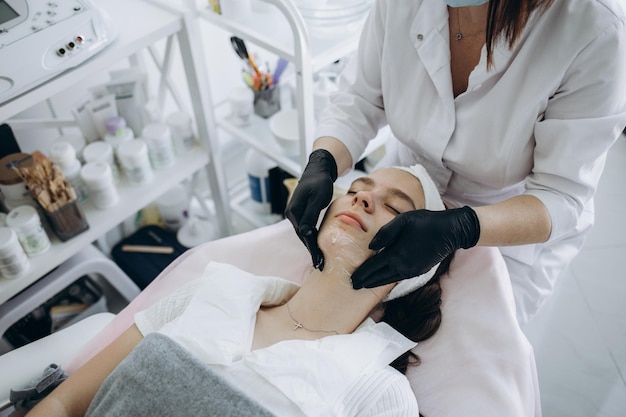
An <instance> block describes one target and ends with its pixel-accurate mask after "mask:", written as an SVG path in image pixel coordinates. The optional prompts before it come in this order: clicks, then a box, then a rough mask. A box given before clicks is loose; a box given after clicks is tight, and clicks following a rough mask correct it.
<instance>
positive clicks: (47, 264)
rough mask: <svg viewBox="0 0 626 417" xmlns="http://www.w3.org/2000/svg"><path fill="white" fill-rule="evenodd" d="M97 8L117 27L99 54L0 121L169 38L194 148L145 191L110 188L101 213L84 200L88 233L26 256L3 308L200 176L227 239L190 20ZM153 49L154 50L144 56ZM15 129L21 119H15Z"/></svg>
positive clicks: (137, 1)
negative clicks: (116, 196) (185, 92)
mask: <svg viewBox="0 0 626 417" xmlns="http://www.w3.org/2000/svg"><path fill="white" fill-rule="evenodd" d="M97 3H98V6H100V7H102V9H104V10H105V11H106V12H107V13H109V15H110V16H111V17H112V18H113V21H114V23H115V25H116V27H117V30H118V36H117V38H116V39H115V41H114V42H113V43H112V44H111V45H109V46H108V47H107V48H106V49H105V50H103V51H102V52H100V53H99V54H97V55H95V56H94V57H92V58H91V59H90V60H88V61H86V62H85V63H83V64H82V65H80V66H78V67H75V68H73V69H71V70H68V71H66V72H63V73H61V74H59V75H58V76H56V77H54V78H53V79H51V80H48V81H47V82H45V83H43V84H41V85H39V86H37V87H35V88H33V89H31V90H30V91H27V92H25V93H23V94H21V95H19V96H16V97H14V98H12V99H11V100H8V101H6V102H3V103H1V104H0V122H7V123H9V124H11V120H10V118H11V117H13V116H15V115H17V114H18V113H20V112H22V111H24V110H27V109H29V108H30V107H32V106H33V105H35V104H37V103H39V102H41V101H43V100H46V99H48V98H50V97H52V96H54V95H55V94H58V93H61V92H62V91H64V90H65V89H68V88H71V87H72V86H74V85H75V84H76V83H77V82H78V81H81V80H86V79H88V77H89V76H90V74H94V73H101V72H103V71H106V70H107V69H108V68H110V67H111V66H113V65H114V64H116V63H118V62H120V61H122V60H126V59H128V60H130V62H131V63H133V62H136V60H135V61H134V59H136V54H137V53H139V52H140V51H142V50H144V49H146V48H151V46H153V45H154V44H155V43H156V42H158V41H161V40H167V41H168V48H167V49H168V50H169V44H170V41H171V40H172V39H173V38H176V40H177V41H178V45H179V48H180V52H181V56H182V58H183V61H184V62H183V63H184V70H185V75H186V78H187V83H188V86H189V94H190V98H191V102H192V106H193V115H194V117H195V121H196V128H197V133H198V137H199V139H200V145H199V146H198V147H197V149H195V150H192V151H191V152H188V153H187V154H186V155H185V156H181V157H179V158H177V160H176V163H175V165H174V166H172V167H170V168H167V169H164V170H155V176H154V179H153V180H152V181H151V183H150V184H149V185H147V186H142V187H138V186H131V185H128V184H126V183H124V181H122V182H121V183H120V184H119V186H118V190H119V193H120V201H119V203H118V204H117V205H116V206H114V207H112V208H110V209H107V210H96V209H95V208H92V206H91V203H90V202H89V201H87V203H86V204H85V205H84V206H83V207H84V211H85V215H86V217H87V221H88V223H89V229H88V230H87V231H86V232H83V233H81V234H79V235H77V236H76V237H74V238H72V239H70V240H68V241H66V242H60V241H58V240H57V239H56V238H54V237H53V236H51V240H52V242H53V245H52V247H51V248H50V250H48V251H47V252H45V253H44V254H41V255H39V256H36V257H32V258H30V261H31V266H30V268H29V269H28V270H27V271H26V272H25V273H24V274H23V276H21V277H18V278H16V279H12V280H7V279H0V303H3V302H5V301H7V300H8V299H10V298H11V297H13V296H14V295H16V294H18V293H19V292H20V291H22V290H23V289H25V288H26V287H28V286H29V285H30V284H32V283H34V282H35V281H37V280H39V279H40V278H41V277H43V276H44V275H46V274H47V273H48V272H50V271H51V270H53V269H54V268H55V267H57V266H58V265H60V264H61V263H63V262H64V261H66V260H67V259H69V258H70V257H71V256H72V255H74V254H76V253H77V252H79V251H80V250H81V249H82V248H83V247H85V246H87V245H89V244H91V243H92V242H93V241H95V240H96V239H97V238H98V237H99V236H101V235H103V234H104V233H106V232H107V231H108V230H110V229H112V228H113V227H115V226H117V225H118V224H120V223H121V222H122V221H123V220H125V219H126V218H128V216H130V215H132V214H134V213H136V212H137V211H138V210H139V209H141V208H143V207H145V206H147V205H148V204H150V203H151V202H153V201H154V200H155V199H157V198H158V197H159V196H160V195H162V194H163V193H164V192H165V191H167V190H168V189H169V188H171V187H172V186H174V185H176V184H178V183H179V182H180V181H182V180H184V179H187V178H189V177H190V176H193V175H196V174H199V173H201V172H202V171H203V170H204V171H205V174H206V175H207V178H208V182H209V186H210V189H211V198H212V199H213V203H214V204H213V205H212V206H213V207H214V211H215V213H214V215H215V216H216V218H217V222H216V225H217V226H218V228H219V232H220V235H221V236H227V235H229V234H231V230H230V228H231V224H232V223H231V219H230V210H229V203H228V193H227V189H226V186H225V185H224V184H225V183H224V178H223V174H222V169H221V167H220V165H219V163H220V162H219V158H215V159H214V160H211V159H210V157H209V155H210V154H211V153H212V152H210V150H211V149H213V148H214V146H215V144H214V141H215V140H216V133H215V131H214V123H213V120H212V118H211V117H212V112H211V111H209V109H210V108H211V103H210V95H209V94H208V84H207V82H206V81H205V80H204V75H205V74H206V69H205V67H204V60H203V59H202V57H201V55H198V52H197V51H195V48H194V47H192V42H191V40H192V39H197V37H198V34H197V20H196V19H195V17H194V16H193V15H192V14H191V13H189V12H184V11H183V12H181V10H174V9H168V8H167V7H165V6H164V5H163V4H160V3H156V2H148V1H141V0H106V1H105V0H100V1H98V2H97ZM151 52H154V51H151ZM167 55H168V54H167V53H166V57H165V58H164V62H162V63H161V65H160V69H161V71H162V74H161V77H162V82H161V85H162V86H166V85H167V84H168V76H169V75H168V74H167V69H168V68H169V65H168V61H167V60H168V56H167ZM30 122H32V123H33V125H40V126H41V125H45V126H55V125H56V126H69V125H72V124H74V121H72V120H56V121H55V120H47V121H41V120H33V121H30ZM16 123H18V124H20V125H21V126H22V127H23V126H24V125H27V124H28V123H29V121H28V120H23V119H20V120H19V121H17V120H16Z"/></svg>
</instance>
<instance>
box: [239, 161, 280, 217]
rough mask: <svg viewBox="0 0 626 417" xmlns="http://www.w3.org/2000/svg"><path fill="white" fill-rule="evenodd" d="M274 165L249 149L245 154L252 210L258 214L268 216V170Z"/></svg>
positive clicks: (269, 208)
mask: <svg viewBox="0 0 626 417" xmlns="http://www.w3.org/2000/svg"><path fill="white" fill-rule="evenodd" d="M275 166H276V163H275V162H274V161H272V160H271V159H269V158H268V157H266V156H265V155H263V154H262V153H261V152H259V151H257V150H255V149H250V150H248V152H247V153H246V171H247V172H248V184H249V187H250V197H251V198H252V202H253V205H254V209H255V210H256V211H257V212H258V213H260V214H270V213H271V211H272V206H271V203H270V169H272V168H274V167H275Z"/></svg>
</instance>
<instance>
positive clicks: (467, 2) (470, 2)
mask: <svg viewBox="0 0 626 417" xmlns="http://www.w3.org/2000/svg"><path fill="white" fill-rule="evenodd" d="M443 1H445V2H446V4H447V5H448V6H450V7H470V6H480V5H481V4H485V3H487V2H488V1H489V0H443Z"/></svg>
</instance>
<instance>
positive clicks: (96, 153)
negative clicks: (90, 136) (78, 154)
mask: <svg viewBox="0 0 626 417" xmlns="http://www.w3.org/2000/svg"><path fill="white" fill-rule="evenodd" d="M83 159H84V160H85V162H96V161H106V162H108V161H111V160H112V159H113V146H111V144H110V143H107V142H104V141H101V140H97V141H95V142H91V143H90V144H89V145H87V146H85V149H83Z"/></svg>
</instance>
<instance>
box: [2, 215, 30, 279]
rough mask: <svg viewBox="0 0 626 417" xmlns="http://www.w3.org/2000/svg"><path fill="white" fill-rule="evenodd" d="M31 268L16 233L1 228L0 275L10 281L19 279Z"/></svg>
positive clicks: (8, 228)
mask: <svg viewBox="0 0 626 417" xmlns="http://www.w3.org/2000/svg"><path fill="white" fill-rule="evenodd" d="M29 267H30V261H29V260H28V256H27V255H26V252H24V248H22V246H21V245H20V242H19V240H18V238H17V234H16V233H15V231H14V230H13V229H11V228H10V227H0V274H2V276H3V277H4V278H8V279H12V278H17V277H19V276H20V275H22V274H23V273H24V271H26V270H27V269H28V268H29Z"/></svg>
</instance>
